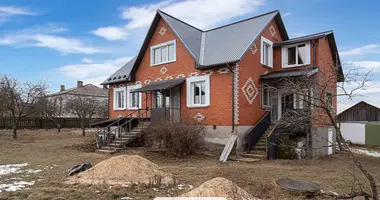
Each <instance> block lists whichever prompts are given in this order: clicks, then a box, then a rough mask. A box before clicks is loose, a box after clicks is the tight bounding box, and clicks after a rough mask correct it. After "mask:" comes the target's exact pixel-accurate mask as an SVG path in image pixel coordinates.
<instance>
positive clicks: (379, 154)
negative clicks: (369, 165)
mask: <svg viewBox="0 0 380 200" xmlns="http://www.w3.org/2000/svg"><path fill="white" fill-rule="evenodd" d="M351 151H352V152H353V153H357V154H362V155H366V156H371V157H375V158H380V152H377V151H368V150H365V149H353V148H351Z"/></svg>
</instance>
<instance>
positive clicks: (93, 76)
mask: <svg viewBox="0 0 380 200" xmlns="http://www.w3.org/2000/svg"><path fill="white" fill-rule="evenodd" d="M131 59H132V57H121V58H117V59H113V60H103V61H98V62H96V63H95V62H93V63H81V64H72V65H65V66H61V67H59V68H58V72H59V73H60V74H63V75H64V76H65V77H67V78H69V79H75V80H78V79H83V81H84V82H86V83H93V84H97V85H99V84H100V83H102V82H103V81H104V80H106V79H107V78H108V77H109V76H110V75H111V74H112V73H114V72H115V71H117V70H118V69H120V68H121V67H122V66H123V65H124V64H126V63H127V62H128V61H130V60H131Z"/></svg>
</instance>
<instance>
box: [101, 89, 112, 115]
mask: <svg viewBox="0 0 380 200" xmlns="http://www.w3.org/2000/svg"><path fill="white" fill-rule="evenodd" d="M103 87H104V89H107V90H108V100H107V104H108V106H107V117H108V119H110V116H111V115H110V105H111V104H110V101H111V99H110V97H111V90H110V87H109V86H107V85H103Z"/></svg>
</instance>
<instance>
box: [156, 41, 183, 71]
mask: <svg viewBox="0 0 380 200" xmlns="http://www.w3.org/2000/svg"><path fill="white" fill-rule="evenodd" d="M171 44H172V45H173V46H174V47H173V48H174V52H173V53H174V55H173V57H174V60H169V48H167V49H168V52H167V55H168V61H165V62H160V63H154V50H155V49H158V48H161V47H164V46H169V45H171ZM176 60H177V45H176V40H171V41H168V42H164V43H161V44H158V45H154V46H151V47H150V66H156V65H162V64H165V63H171V62H175V61H176Z"/></svg>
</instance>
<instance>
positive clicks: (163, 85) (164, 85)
mask: <svg viewBox="0 0 380 200" xmlns="http://www.w3.org/2000/svg"><path fill="white" fill-rule="evenodd" d="M185 80H186V79H185V78H179V79H173V80H165V81H160V82H155V83H151V84H149V85H146V86H144V87H142V88H139V89H135V90H132V91H131V92H149V91H159V90H165V89H170V88H173V87H175V86H177V85H181V84H182V83H183V82H185Z"/></svg>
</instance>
